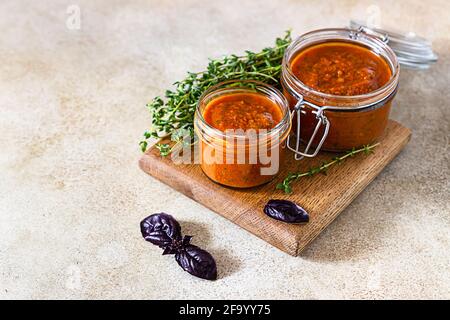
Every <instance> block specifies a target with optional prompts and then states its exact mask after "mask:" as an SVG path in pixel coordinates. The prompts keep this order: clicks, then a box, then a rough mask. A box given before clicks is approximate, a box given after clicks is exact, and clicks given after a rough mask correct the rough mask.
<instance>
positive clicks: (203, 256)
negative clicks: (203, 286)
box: [175, 244, 217, 280]
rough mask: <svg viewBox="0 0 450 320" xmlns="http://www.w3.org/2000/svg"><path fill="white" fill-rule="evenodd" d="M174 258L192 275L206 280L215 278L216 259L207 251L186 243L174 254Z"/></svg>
mask: <svg viewBox="0 0 450 320" xmlns="http://www.w3.org/2000/svg"><path fill="white" fill-rule="evenodd" d="M175 259H176V260H177V262H178V264H179V265H180V267H181V268H183V270H184V271H187V272H189V273H190V274H192V275H193V276H196V277H199V278H202V279H206V280H216V279H217V267H216V261H214V258H213V257H212V256H211V255H210V254H209V253H208V252H207V251H205V250H203V249H200V248H199V247H197V246H194V245H192V244H189V245H186V246H185V247H184V248H183V249H182V250H180V251H179V252H177V253H176V254H175Z"/></svg>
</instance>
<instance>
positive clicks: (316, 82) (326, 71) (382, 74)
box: [291, 42, 391, 96]
mask: <svg viewBox="0 0 450 320" xmlns="http://www.w3.org/2000/svg"><path fill="white" fill-rule="evenodd" d="M291 69H292V72H293V73H294V75H295V76H296V77H297V78H298V79H299V80H300V81H302V82H303V83H304V84H306V85H307V86H309V87H310V88H313V89H314V90H317V91H320V92H323V93H329V94H334V95H339V96H355V95H361V94H365V93H369V92H372V91H375V90H376V89H378V88H380V87H382V86H383V85H385V84H386V83H387V82H388V81H389V79H390V77H391V69H390V68H389V66H388V64H387V63H386V61H385V60H384V59H383V58H381V57H380V56H378V55H377V54H375V53H374V52H373V51H371V50H368V49H366V48H364V47H362V46H358V45H354V44H351V43H345V42H327V43H322V44H319V45H314V46H312V47H309V48H307V49H305V50H303V51H301V52H300V53H299V54H298V55H297V56H296V57H295V58H294V59H293V60H292V63H291Z"/></svg>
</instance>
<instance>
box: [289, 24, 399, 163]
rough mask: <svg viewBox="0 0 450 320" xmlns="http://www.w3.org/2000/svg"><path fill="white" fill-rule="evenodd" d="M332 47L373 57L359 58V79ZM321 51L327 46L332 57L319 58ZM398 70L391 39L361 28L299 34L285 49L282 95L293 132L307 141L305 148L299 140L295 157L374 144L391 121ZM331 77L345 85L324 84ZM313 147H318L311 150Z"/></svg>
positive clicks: (323, 30) (304, 141)
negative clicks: (378, 82)
mask: <svg viewBox="0 0 450 320" xmlns="http://www.w3.org/2000/svg"><path fill="white" fill-rule="evenodd" d="M333 46H335V47H336V46H341V47H343V46H347V47H348V48H347V50H349V49H352V50H354V51H355V52H356V54H359V55H360V56H363V54H365V55H367V57H368V58H367V59H369V58H370V60H366V61H363V62H355V65H357V63H360V65H357V67H358V68H359V70H358V71H355V72H354V73H353V76H356V77H357V76H358V75H359V76H360V78H359V79H351V80H349V79H347V78H345V76H346V71H352V70H345V67H347V68H348V65H347V66H345V65H344V66H343V68H342V70H344V72H343V71H342V70H340V69H339V62H340V61H339V56H336V55H337V54H338V53H336V52H339V51H338V49H335V48H333ZM327 48H328V49H327ZM318 50H322V52H325V51H323V50H328V52H329V54H330V55H329V56H328V57H327V56H325V57H324V56H320V58H315V57H318V56H319V55H318V54H317V53H318V52H319V51H318ZM333 50H335V51H333ZM333 54H334V56H333ZM350 56H351V54H350ZM334 57H336V58H335V59H334ZM327 58H330V59H328V60H327ZM314 59H316V60H314ZM317 59H321V60H317ZM333 59H334V60H333ZM345 59H348V53H347V56H344V59H343V60H344V62H348V61H345ZM377 63H378V69H377V65H376V64H377ZM361 64H362V65H361ZM299 70H300V72H299ZM314 72H316V73H315V74H314ZM364 72H365V73H364ZM399 72H400V67H399V63H398V61H397V57H396V55H395V53H394V52H393V51H392V49H391V48H390V47H389V46H388V45H387V43H386V42H384V41H382V40H381V39H379V38H378V37H375V36H372V35H369V34H367V33H364V32H362V31H359V30H353V29H322V30H317V31H312V32H309V33H307V34H304V35H302V36H300V37H299V38H297V39H296V40H295V41H293V42H292V43H291V45H290V46H289V47H288V48H287V49H286V52H285V55H284V57H283V62H282V76H281V83H282V86H283V94H284V95H285V96H286V98H287V99H288V101H289V106H290V109H291V110H292V111H293V124H292V127H293V130H294V131H295V134H296V136H297V139H299V140H301V141H302V142H303V143H305V144H306V145H307V147H306V150H304V151H303V152H302V151H300V149H299V147H298V144H297V146H296V147H295V149H294V150H293V151H294V152H296V153H297V155H302V156H314V155H316V154H317V152H318V151H319V149H320V150H325V151H337V152H340V151H347V150H350V149H352V148H357V147H361V146H363V145H367V144H370V143H373V142H375V141H376V140H377V139H378V138H380V137H381V136H382V134H383V133H384V130H385V129H386V126H387V124H388V119H389V112H390V109H391V105H392V100H393V98H394V96H395V94H396V92H397V87H398V79H399ZM361 73H362V74H361ZM336 74H337V75H338V76H336ZM348 74H351V72H347V75H348ZM309 75H311V77H310V78H308V79H306V80H304V79H303V81H302V79H301V78H302V77H303V78H306V77H308V76H309ZM340 75H342V78H339V76H340ZM313 76H315V78H313ZM333 77H334V78H333ZM382 77H384V79H385V81H384V83H382V85H380V86H379V87H373V88H372V87H370V85H371V84H370V82H369V80H368V78H370V79H379V78H382ZM327 79H331V80H333V81H337V82H339V81H340V82H341V83H340V84H339V83H338V84H337V85H336V86H335V87H326V88H325V87H324V86H326V85H328V84H329V83H326V82H327ZM346 81H348V82H347V83H346ZM305 82H309V83H308V84H306V83H305ZM320 86H323V87H324V88H325V89H324V88H322V87H320ZM310 147H314V151H310V150H308V149H309V148H310ZM308 151H309V152H308Z"/></svg>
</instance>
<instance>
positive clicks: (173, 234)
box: [140, 213, 181, 253]
mask: <svg viewBox="0 0 450 320" xmlns="http://www.w3.org/2000/svg"><path fill="white" fill-rule="evenodd" d="M140 226H141V233H142V236H143V237H144V239H145V240H146V241H148V242H151V243H153V244H154V245H157V246H158V247H160V248H163V249H165V248H167V247H168V246H170V245H171V244H172V243H173V242H174V241H180V240H181V227H180V224H179V223H178V221H177V220H175V218H174V217H172V216H171V215H169V214H166V213H155V214H152V215H150V216H148V217H147V218H145V219H144V220H142V221H141V224H140ZM171 253H172V252H171ZM173 253H174V252H173Z"/></svg>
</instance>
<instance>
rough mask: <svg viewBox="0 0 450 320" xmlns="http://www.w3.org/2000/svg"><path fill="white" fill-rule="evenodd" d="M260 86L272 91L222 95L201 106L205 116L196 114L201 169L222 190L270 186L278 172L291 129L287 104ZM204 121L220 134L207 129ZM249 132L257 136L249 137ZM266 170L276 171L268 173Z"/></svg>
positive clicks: (278, 94)
mask: <svg viewBox="0 0 450 320" xmlns="http://www.w3.org/2000/svg"><path fill="white" fill-rule="evenodd" d="M258 86H264V87H265V88H266V89H267V90H270V92H269V93H263V92H261V93H258V92H251V91H247V92H233V93H224V94H222V95H219V96H217V97H214V98H212V99H211V100H209V101H207V102H205V103H203V102H202V99H201V101H200V103H199V105H200V107H199V108H198V109H197V110H198V111H199V113H200V114H201V116H200V115H199V114H197V118H196V119H197V121H196V132H197V135H198V136H199V140H200V143H201V167H202V170H203V172H204V173H205V174H206V175H207V176H208V177H209V178H210V179H212V180H213V181H215V182H217V183H220V184H222V185H226V186H231V187H236V188H248V187H254V186H257V185H261V184H263V183H266V182H268V181H270V180H272V179H273V178H274V177H275V175H276V174H277V173H278V172H279V164H280V163H281V162H282V161H283V159H284V153H285V150H286V148H285V144H284V142H285V140H286V138H287V135H288V134H289V131H290V127H291V126H290V121H289V120H290V118H289V117H288V116H287V115H289V113H288V112H289V108H288V104H287V101H286V99H284V97H283V96H282V94H281V93H280V92H278V91H276V90H275V89H273V88H269V87H268V86H267V85H263V84H258ZM218 90H219V91H220V89H218ZM272 96H273V97H274V98H276V99H278V102H276V101H275V100H272V98H271V97H272ZM205 99H206V98H205ZM200 117H202V118H203V120H204V123H205V124H207V125H208V126H209V127H212V128H214V129H217V131H216V132H211V131H210V130H208V128H204V123H203V121H200V120H199V119H200ZM202 128H204V129H206V130H203V131H202V130H201V129H202ZM228 130H236V131H234V132H233V131H231V132H230V131H228ZM249 130H254V131H253V132H255V133H258V137H257V138H256V139H252V138H250V137H252V134H251V133H250V132H249ZM263 130H266V131H263ZM245 133H247V134H248V135H247V134H245ZM238 141H240V143H239V142H238ZM251 159H252V160H251ZM267 160H268V161H267ZM268 168H274V169H273V171H270V172H269V173H267V172H268V171H267V170H266V169H268Z"/></svg>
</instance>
